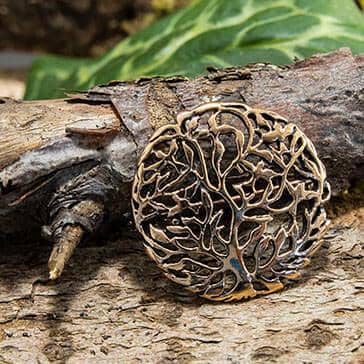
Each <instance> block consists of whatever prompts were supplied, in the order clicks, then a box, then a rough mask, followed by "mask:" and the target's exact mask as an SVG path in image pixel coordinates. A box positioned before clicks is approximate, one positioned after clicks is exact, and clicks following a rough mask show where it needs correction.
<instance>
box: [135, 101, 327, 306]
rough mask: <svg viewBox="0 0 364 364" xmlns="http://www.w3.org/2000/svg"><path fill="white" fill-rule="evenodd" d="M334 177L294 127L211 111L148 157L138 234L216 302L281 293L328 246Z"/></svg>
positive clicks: (173, 273)
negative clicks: (325, 239) (326, 206)
mask: <svg viewBox="0 0 364 364" xmlns="http://www.w3.org/2000/svg"><path fill="white" fill-rule="evenodd" d="M329 194H330V192H329V185H328V183H327V181H326V173H325V168H324V166H323V164H322V162H321V161H320V160H319V158H318V156H317V153H316V151H315V148H314V146H313V144H312V143H311V141H310V140H309V139H308V138H307V137H306V136H305V134H304V133H303V132H302V131H301V130H300V129H299V128H298V127H297V126H296V125H294V124H293V123H289V122H287V121H286V120H285V119H284V118H282V117H281V116H279V115H277V114H276V113H273V112H267V111H265V110H258V109H253V108H250V107H248V106H246V105H244V104H241V103H208V104H204V105H202V106H200V107H197V108H195V109H194V110H192V111H187V112H182V113H180V114H179V115H178V117H177V123H176V124H175V125H167V126H164V127H162V128H160V129H159V130H158V131H157V132H156V133H155V134H154V136H153V137H152V138H151V140H150V143H149V144H148V145H147V147H146V148H145V150H144V152H143V153H142V155H141V158H140V161H139V164H138V170H137V174H136V176H135V180H134V184H133V193H132V206H133V213H134V218H135V222H136V226H137V228H138V230H139V231H140V233H141V234H142V236H143V237H144V239H145V247H146V250H147V252H148V254H149V255H150V257H151V258H152V259H153V260H154V261H155V262H156V263H157V264H158V266H159V267H160V268H161V269H162V270H163V271H164V273H165V275H166V276H167V277H168V278H170V279H171V280H173V281H174V282H177V283H179V284H181V285H183V286H185V287H186V288H187V289H189V290H191V291H193V292H195V293H197V294H199V295H200V296H202V297H205V298H208V299H211V300H226V301H230V300H238V299H241V298H245V297H253V296H256V295H258V294H267V293H269V292H273V291H276V290H278V289H281V288H282V287H283V286H284V284H285V282H287V281H288V280H289V279H294V278H297V277H298V276H299V270H300V269H301V268H302V267H303V266H305V265H306V264H307V263H308V262H309V258H310V256H311V255H312V254H313V253H314V252H315V251H316V250H317V249H318V248H319V247H320V245H321V243H322V237H323V234H324V233H325V231H326V228H327V225H328V220H327V219H326V213H325V210H324V208H323V203H324V202H325V201H327V200H328V198H329Z"/></svg>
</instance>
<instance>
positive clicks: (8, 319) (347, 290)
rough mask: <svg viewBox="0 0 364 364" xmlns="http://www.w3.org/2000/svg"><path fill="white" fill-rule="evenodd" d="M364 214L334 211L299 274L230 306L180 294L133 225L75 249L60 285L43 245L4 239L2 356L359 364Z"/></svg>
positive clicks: (42, 360)
mask: <svg viewBox="0 0 364 364" xmlns="http://www.w3.org/2000/svg"><path fill="white" fill-rule="evenodd" d="M363 223H364V210H363V208H361V209H357V210H353V211H352V212H350V213H348V214H346V215H343V216H341V217H340V218H338V219H336V220H335V221H334V224H333V227H332V229H331V231H330V233H329V234H330V236H331V238H330V239H329V240H330V241H329V240H328V241H327V242H326V243H325V245H324V247H323V248H322V249H321V250H320V252H319V253H318V254H317V256H316V257H315V258H314V259H313V262H312V264H311V265H310V268H309V269H307V270H306V273H305V275H304V278H303V280H301V281H300V283H298V284H296V285H294V286H291V287H288V288H286V289H284V290H283V291H282V292H280V293H276V294H272V295H269V296H266V297H261V298H258V299H253V300H250V301H245V302H244V301H242V302H238V303H225V304H224V303H221V304H214V303H211V302H207V301H203V300H193V301H192V302H181V300H182V299H183V296H182V291H181V290H179V289H177V288H176V287H175V286H173V285H172V284H171V283H169V281H168V280H167V279H165V278H164V277H163V276H162V274H161V272H160V271H159V270H158V269H157V268H156V267H155V265H154V264H153V263H152V262H151V261H150V260H149V259H148V258H147V257H146V255H145V254H144V252H143V248H142V244H141V241H139V240H138V239H135V238H133V237H131V236H132V235H133V233H131V234H129V236H127V235H126V236H125V235H124V236H123V237H121V238H118V239H115V240H111V241H107V242H106V241H101V240H99V241H96V242H94V243H93V244H88V245H87V246H83V247H81V248H79V249H78V251H77V252H76V254H75V256H74V257H73V259H72V262H71V265H70V267H69V268H68V270H67V271H66V272H65V274H64V275H63V276H62V280H61V281H60V282H58V283H56V284H50V283H47V281H46V280H45V279H44V280H42V278H46V277H47V270H46V261H47V258H48V254H49V247H48V246H46V245H44V244H43V245H42V244H39V245H33V246H32V249H29V247H28V246H17V247H13V248H11V247H6V248H5V247H2V248H1V253H0V271H1V275H0V361H1V362H14V361H16V362H17V363H36V362H38V363H48V362H58V363H64V362H67V363H80V362H89V363H96V362H97V363H120V362H121V363H267V362H268V363H275V362H277V363H333V364H336V363H340V364H341V363H356V364H359V363H361V361H360V360H362V358H363V355H364V353H363V349H362V344H363V330H364V323H363V319H362V312H363V309H364V305H363V293H364V291H363V272H364V269H363V268H364V267H363V252H362V245H363V244H364V241H363V234H364V231H363V228H362V227H363ZM40 278H41V279H40Z"/></svg>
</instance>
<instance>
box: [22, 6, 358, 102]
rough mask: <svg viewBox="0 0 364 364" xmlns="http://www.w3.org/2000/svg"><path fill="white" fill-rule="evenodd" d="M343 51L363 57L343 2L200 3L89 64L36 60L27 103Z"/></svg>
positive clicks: (351, 11)
mask: <svg viewBox="0 0 364 364" xmlns="http://www.w3.org/2000/svg"><path fill="white" fill-rule="evenodd" d="M339 47H350V48H351V50H352V51H353V53H361V52H364V21H363V15H362V13H361V12H360V10H359V9H358V7H357V6H356V5H355V3H354V1H349V0H200V1H197V2H194V3H193V5H191V6H189V7H187V8H185V9H182V10H181V11H179V12H177V13H175V14H174V15H171V16H169V17H167V18H165V19H162V20H161V21H158V22H157V23H155V24H153V25H152V26H150V27H148V28H147V29H145V30H143V31H142V32H140V33H138V34H136V35H134V36H132V37H129V38H128V39H126V40H124V41H122V42H121V43H119V44H118V45H117V46H115V47H114V48H113V49H111V50H110V51H109V52H107V53H106V54H104V55H103V56H102V57H99V58H97V59H93V60H84V59H83V60H80V59H67V58H61V57H54V56H45V57H41V58H38V59H37V60H35V62H34V64H33V66H32V69H31V72H30V76H29V79H28V84H27V90H26V95H25V98H26V99H42V98H53V97H62V96H64V94H65V92H67V91H68V92H70V91H76V90H85V89H87V88H89V87H90V86H93V85H95V84H103V83H106V82H108V81H110V80H131V79H136V78H138V77H141V76H156V75H163V76H168V75H176V74H178V75H185V76H195V75H197V74H202V73H204V72H205V70H206V67H207V66H215V67H228V66H233V65H245V64H247V63H252V62H270V63H273V64H287V63H291V62H292V61H293V60H294V59H295V58H305V57H308V56H310V55H312V54H314V53H318V52H328V51H332V50H334V49H337V48H339Z"/></svg>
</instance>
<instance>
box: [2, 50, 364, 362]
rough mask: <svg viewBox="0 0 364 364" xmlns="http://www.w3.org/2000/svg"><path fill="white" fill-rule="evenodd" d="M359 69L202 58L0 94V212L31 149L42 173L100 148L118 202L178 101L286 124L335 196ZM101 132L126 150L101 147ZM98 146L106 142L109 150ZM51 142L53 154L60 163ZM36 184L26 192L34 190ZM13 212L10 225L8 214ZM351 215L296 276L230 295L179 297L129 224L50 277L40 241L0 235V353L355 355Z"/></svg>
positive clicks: (352, 150)
mask: <svg viewBox="0 0 364 364" xmlns="http://www.w3.org/2000/svg"><path fill="white" fill-rule="evenodd" d="M363 70H364V58H363V57H360V56H357V57H353V56H352V55H351V53H350V52H349V51H347V50H341V51H338V52H334V53H331V54H328V55H320V56H316V57H313V58H310V59H308V60H306V61H302V62H298V63H296V64H294V65H292V66H289V67H283V68H281V67H274V66H270V65H254V66H250V67H247V68H243V69H236V68H234V69H230V70H211V72H210V74H209V75H208V76H206V77H202V78H198V79H196V80H186V79H182V78H173V79H167V80H166V79H148V80H139V81H137V82H134V83H113V84H111V85H108V86H104V87H96V88H95V89H93V90H91V91H90V92H88V93H85V94H80V95H75V96H73V97H72V98H71V99H68V100H57V101H45V102H44V101H43V102H14V101H8V100H6V101H5V102H4V103H2V104H0V135H1V141H2V143H1V147H0V165H1V167H0V172H3V171H7V174H4V173H3V174H2V176H5V175H6V176H7V177H9V176H10V177H11V179H12V181H13V183H12V184H11V188H9V185H8V184H7V183H4V180H3V181H2V183H3V187H2V188H3V189H2V192H3V194H2V195H0V197H1V198H0V212H1V211H2V212H4V211H6V212H8V211H9V209H7V210H6V209H4V208H3V210H1V203H4V201H5V200H6V202H7V203H8V202H9V200H8V196H9V193H10V194H12V198H14V196H16V197H17V198H18V199H19V198H20V197H23V196H24V190H22V188H21V185H22V183H28V185H29V183H30V184H31V183H32V181H34V178H35V176H38V177H39V173H40V172H39V165H37V168H36V169H33V173H34V174H31V173H29V170H24V169H22V168H25V167H26V168H29V167H30V166H31V165H33V164H31V163H30V164H26V163H25V162H27V161H28V162H29V161H32V160H33V161H35V160H37V159H36V158H35V157H36V156H37V155H38V154H37V153H39V151H40V150H42V151H46V152H47V153H49V152H51V156H52V158H51V159H52V160H53V161H54V163H50V162H49V160H48V162H47V163H44V165H43V167H45V168H48V170H47V171H46V172H47V173H46V174H45V175H46V180H47V178H49V176H50V174H49V172H50V171H49V168H53V169H52V173H51V175H52V177H53V178H56V179H57V178H61V177H62V178H64V176H67V178H68V177H69V178H71V177H72V178H73V177H75V174H76V175H77V174H78V173H85V170H86V172H87V173H88V168H89V166H88V164H87V165H86V164H84V165H83V166H82V168H81V167H80V169H72V168H73V167H72V166H73V165H74V164H77V163H78V161H79V160H80V159H82V158H83V157H84V156H86V157H87V158H86V157H85V158H86V161H87V163H89V162H90V160H91V161H95V160H99V157H100V155H99V154H98V153H103V154H102V155H103V156H104V158H106V162H105V163H110V161H112V162H113V163H114V164H113V166H114V167H115V168H123V169H122V173H121V174H120V175H121V177H120V178H119V177H118V178H119V179H118V180H117V182H118V183H121V184H122V185H123V186H124V187H125V188H122V189H121V190H122V192H120V193H117V198H114V197H113V198H111V199H110V202H112V203H115V204H116V202H115V201H116V200H120V198H121V197H120V196H124V199H122V201H121V203H120V201H119V204H120V205H121V206H117V209H119V210H120V211H128V208H129V204H128V202H127V199H126V198H125V196H126V195H127V190H128V189H129V188H130V181H131V180H132V177H133V173H134V171H135V164H136V160H137V157H138V155H139V153H140V151H141V150H142V149H143V147H144V146H145V144H146V143H147V140H148V138H149V135H150V134H151V133H152V132H153V130H154V129H156V128H158V127H159V126H160V125H164V124H166V123H170V122H174V120H175V116H176V114H177V113H178V112H179V111H181V110H183V109H189V108H192V107H194V106H196V105H198V104H201V103H203V102H207V101H244V102H246V103H247V104H248V105H250V106H253V107H259V108H266V109H269V110H272V111H276V112H278V113H279V114H281V115H282V116H284V117H286V118H287V119H289V120H290V121H293V122H295V123H297V125H299V126H300V128H301V129H302V130H303V131H305V132H306V134H307V135H308V136H309V137H310V138H311V139H312V140H313V142H314V144H315V145H316V148H317V150H318V153H319V155H320V157H321V159H322V160H323V161H324V163H325V164H326V167H327V170H328V174H329V181H330V182H331V185H332V187H333V190H334V193H336V194H337V193H339V192H340V191H343V190H345V189H346V188H347V187H348V186H349V185H350V183H351V182H352V181H354V180H358V179H361V178H362V177H363V168H362V167H363V158H364V157H363V135H364V133H363V112H364V107H363V104H364V100H363V89H364V87H363V84H364V83H363V81H364V78H363V77H364V76H363ZM40 132H42V136H43V137H42V138H39V134H40ZM121 137H124V139H122V140H119V139H117V138H121ZM55 140H56V141H57V142H58V144H57V143H55ZM113 143H114V144H113ZM115 143H119V144H120V143H124V144H123V145H124V146H128V148H124V149H123V148H121V149H115V147H116V145H117V144H115ZM55 144H57V145H58V146H62V148H61V149H57V148H55V147H54V145H55ZM110 145H111V146H112V145H113V148H114V149H115V150H117V151H118V153H116V154H117V155H118V157H117V158H116V157H115V159H112V158H113V154H112V153H111V150H114V149H113V148H111V149H110ZM52 148H53V149H52ZM75 148H76V149H75ZM77 148H79V149H77ZM133 148H134V150H132V149H133ZM57 150H58V152H59V154H58V155H57V154H55V153H56V152H57ZM60 151H62V153H65V154H66V156H67V158H65V160H66V161H64V162H62V163H63V164H62V163H61V162H60V160H62V158H63V157H64V155H63V154H62V153H60ZM66 152H67V153H68V152H70V153H71V154H67V153H66ZM76 152H77V153H78V154H77V158H78V159H76V156H75V155H73V154H72V153H76ZM121 152H124V153H121ZM52 153H53V154H52ZM81 153H84V154H81ZM120 153H121V154H122V155H123V156H124V160H120V159H118V158H119V157H120ZM42 156H43V157H44V155H43V154H42ZM57 156H58V158H57ZM105 156H106V157H105ZM125 156H127V159H125ZM33 157H34V158H33ZM43 157H42V158H43ZM32 158H33V159H32ZM42 158H41V159H40V160H38V161H40V162H42ZM56 159H57V160H56ZM43 161H44V160H43ZM116 162H119V163H120V164H121V165H122V166H119V165H118V164H117V163H116ZM22 163H23V164H22ZM24 163H25V164H24ZM61 164H62V166H61ZM91 164H92V163H91ZM90 168H94V165H93V164H92V167H90ZM54 176H56V177H54ZM87 176H89V175H88V174H87ZM43 177H44V174H43ZM76 177H77V176H76ZM44 181H45V180H44V179H43V180H42V183H44ZM92 181H93V182H94V180H92ZM63 182H64V181H63ZM112 182H113V183H114V181H112ZM52 183H53V182H52ZM52 186H53V187H54V185H52ZM4 187H5V188H4ZM32 187H33V188H34V185H32ZM17 188H19V190H17ZM19 191H21V192H22V193H21V194H20V192H19ZM39 191H41V189H39V190H36V191H33V190H32V191H31V192H32V193H33V194H34V196H39V194H38V193H39ZM28 192H29V191H28ZM24 198H25V200H26V198H27V196H25V197H24ZM16 201H18V200H16ZM22 201H23V200H22ZM22 201H21V202H22ZM32 201H33V203H34V204H35V202H34V201H36V198H35V199H34V200H32ZM115 206H116V205H115ZM112 207H114V205H113V206H112ZM20 211H22V215H21V216H25V215H29V214H31V215H34V211H35V210H34V209H33V205H31V206H30V207H29V205H28V210H24V205H22V203H19V210H17V213H20ZM14 216H15V219H17V224H18V225H22V226H21V227H23V225H24V223H23V220H22V219H20V218H16V216H20V215H16V214H15V215H13V217H14ZM0 219H4V214H1V213H0ZM4 221H5V220H1V222H2V224H1V225H0V226H1V228H4V225H5V222H4ZM11 221H12V220H7V223H9V224H11ZM363 222H364V218H363V209H362V208H361V209H360V208H358V209H356V210H353V211H351V212H349V213H347V214H345V215H342V216H340V217H337V218H335V219H334V223H333V225H332V228H331V231H330V233H329V235H328V237H327V242H326V243H325V244H324V247H323V249H321V250H320V252H319V253H318V254H317V255H316V257H315V258H314V259H313V263H312V264H311V266H310V268H308V269H306V271H305V276H304V278H303V279H302V280H300V281H299V283H297V284H295V285H292V286H290V287H288V288H286V289H285V290H284V291H282V292H280V293H277V294H272V295H269V296H267V297H263V298H258V299H253V300H250V301H246V302H240V303H233V304H229V303H223V304H211V303H209V302H206V301H203V300H200V299H193V298H191V297H189V296H185V295H184V293H183V292H182V291H181V289H180V288H178V287H175V286H174V285H173V284H171V283H170V282H168V281H167V279H165V278H163V277H162V275H161V273H160V272H159V271H158V270H157V268H156V267H155V265H154V264H152V263H151V262H150V261H149V260H148V258H147V257H146V255H145V254H144V252H143V248H142V243H141V241H140V239H139V238H137V237H135V235H136V234H134V232H133V230H132V228H131V227H130V226H129V227H128V228H127V229H126V228H123V232H122V233H121V236H120V235H118V237H116V238H113V237H112V236H108V238H107V239H105V237H104V236H99V237H98V238H97V240H96V241H93V242H92V243H88V244H86V245H84V246H81V247H80V248H79V249H78V251H76V255H75V256H74V257H73V258H72V259H71V262H70V263H71V265H70V267H69V268H68V269H67V270H66V272H65V275H64V276H63V277H62V280H61V281H60V282H57V283H50V282H49V281H48V279H46V276H47V272H46V268H45V266H46V264H45V262H46V260H47V256H48V255H49V249H50V248H49V246H48V245H47V244H45V243H44V242H41V241H38V242H33V243H32V245H29V244H19V243H18V244H16V245H15V244H14V245H10V244H9V243H8V241H7V240H5V241H3V243H2V244H0V361H4V362H12V361H14V360H16V361H17V362H44V363H47V362H52V361H58V362H65V361H67V362H71V363H72V362H74V363H77V362H85V361H95V362H100V361H107V362H110V363H113V362H115V363H116V362H120V361H121V362H130V363H136V362H151V363H156V362H159V363H163V362H176V363H189V362H198V363H207V362H218V363H229V362H236V363H238V362H247V363H249V362H254V363H255V362H256V363H261V362H283V363H285V362H287V363H288V362H330V363H331V362H332V363H348V362H350V363H359V362H360V360H361V359H360V358H362V355H363V351H362V349H361V348H362V346H361V345H362V332H363V329H364V327H363V322H362V320H361V311H362V309H363V305H362V302H361V301H362V300H361V296H360V294H362V292H363V289H362V288H363V287H362V283H361V277H362V273H363V266H362V260H363V259H362V258H363V255H362V251H361V249H360V245H361V244H363V241H362V237H363V231H362V228H361V226H362V224H363ZM119 224H120V223H119ZM18 236H19V237H21V238H23V236H21V235H18ZM110 240H111V241H110Z"/></svg>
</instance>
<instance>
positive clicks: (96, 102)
mask: <svg viewBox="0 0 364 364" xmlns="http://www.w3.org/2000/svg"><path fill="white" fill-rule="evenodd" d="M363 69H364V58H363V57H361V56H357V57H354V56H352V54H351V53H350V51H348V50H345V49H344V50H341V51H338V52H334V53H331V54H327V55H319V56H315V57H312V58H310V59H307V60H305V61H301V62H297V63H296V64H294V65H292V66H286V67H276V66H272V65H264V64H257V65H252V66H250V67H245V68H232V69H225V70H215V69H214V70H210V74H209V75H208V76H205V77H200V78H197V79H195V80H187V79H185V78H179V77H174V78H169V79H163V78H153V79H141V80H138V81H136V82H129V83H122V82H113V83H111V84H109V85H107V86H99V87H95V88H94V89H92V90H90V91H89V92H88V93H82V94H79V95H73V96H72V97H71V98H69V99H66V100H55V101H39V102H21V101H12V100H3V101H2V103H1V104H0V135H1V147H0V189H1V190H0V197H1V199H0V235H3V236H5V237H6V239H9V238H10V236H11V235H12V234H13V235H14V234H15V236H16V234H19V232H22V233H24V232H25V231H28V232H29V234H28V235H30V236H37V234H36V233H35V231H36V229H39V228H40V226H43V233H44V234H43V235H44V236H46V237H48V238H49V239H50V240H51V241H53V242H55V243H57V242H59V241H60V240H65V241H68V240H67V239H66V238H65V237H64V231H65V226H67V225H78V226H81V227H82V228H83V230H84V232H88V233H94V232H96V231H97V230H99V228H100V226H102V225H103V223H104V222H108V223H109V224H110V221H113V220H115V219H118V218H119V217H120V215H121V214H123V213H125V212H127V211H128V210H129V200H130V198H129V195H130V183H131V181H132V179H133V177H134V174H135V169H136V163H137V159H138V156H139V155H140V152H141V151H142V150H143V149H144V147H145V145H146V143H147V142H148V139H149V137H150V136H151V135H152V133H153V132H154V130H155V129H157V128H159V127H160V126H162V125H165V124H168V123H174V122H175V120H176V115H177V114H178V112H180V111H181V110H185V109H191V108H193V107H195V106H197V105H199V104H201V103H204V102H207V101H243V102H245V103H247V104H248V105H251V106H253V107H257V108H262V109H267V110H272V111H275V112H277V113H279V114H281V115H283V116H284V117H286V118H287V119H288V120H290V121H292V122H294V123H296V124H297V125H298V126H299V127H300V128H301V129H302V130H303V131H304V132H305V133H306V134H307V135H308V136H309V137H310V138H311V140H312V141H313V142H314V144H315V145H316V148H317V151H318V154H319V156H320V157H321V159H322V160H323V162H324V163H325V164H326V167H327V171H328V177H329V182H330V183H331V185H332V189H333V192H334V194H337V193H339V192H340V191H343V190H344V189H345V188H347V187H348V186H349V185H350V183H351V182H352V181H355V180H357V179H360V178H362V177H363V172H364V169H363V168H362V166H363V163H364V155H363V135H364V124H363V117H364V100H363V89H364V88H363V85H364V82H363V81H364V72H363ZM85 201H89V202H90V203H95V204H97V205H98V209H100V211H101V212H100V213H99V214H98V216H96V217H95V216H84V213H82V212H80V209H79V208H78V205H79V204H80V203H83V202H85ZM76 211H78V212H76ZM73 235H74V234H73ZM78 235H80V234H78ZM81 235H82V234H81ZM69 245H70V246H76V245H77V244H76V242H72V243H71V244H69ZM60 250H62V249H60ZM68 255H69V254H66V255H65V256H68ZM56 276H57V275H56Z"/></svg>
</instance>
